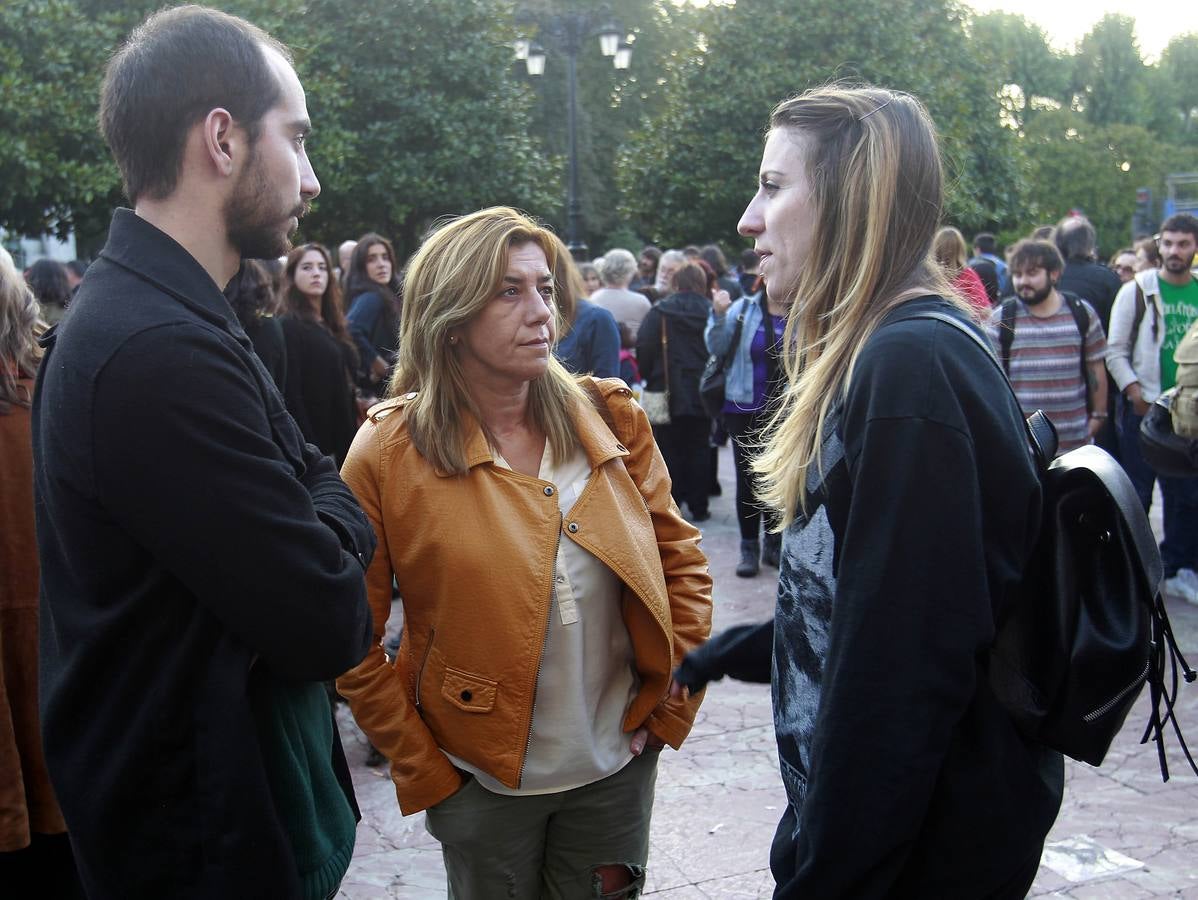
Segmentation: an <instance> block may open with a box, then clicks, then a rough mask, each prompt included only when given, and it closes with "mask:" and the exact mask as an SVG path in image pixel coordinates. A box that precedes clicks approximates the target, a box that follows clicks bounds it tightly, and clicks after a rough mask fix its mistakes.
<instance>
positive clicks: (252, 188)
mask: <svg viewBox="0 0 1198 900" xmlns="http://www.w3.org/2000/svg"><path fill="white" fill-rule="evenodd" d="M272 199H273V198H272V192H271V185H270V184H269V182H267V180H266V178H265V176H264V175H263V173H262V168H261V166H260V165H259V164H258V156H257V153H256V152H255V153H253V154H252V155H251V157H250V159H249V162H248V163H247V164H246V168H245V169H244V170H243V172H242V174H241V177H240V178H238V180H237V184H236V186H235V187H234V188H233V194H232V195H231V196H230V197H229V201H228V203H226V204H225V230H226V232H227V233H228V236H229V243H230V244H232V245H233V247H234V248H235V249H236V250H237V252H238V254H239V255H240V256H241V258H242V259H277V258H278V257H280V256H283V255H284V254H285V253H287V252H288V251H289V250H291V237H292V236H293V235H294V234H295V232H296V230H297V229H298V228H299V225H298V223H297V224H296V225H295V226H293V227H292V226H291V225H290V223H291V218H292V217H293V216H294V217H295V218H296V219H297V220H298V219H302V218H303V217H304V216H305V215H307V214H308V208H309V205H308V203H307V202H306V201H305V202H301V203H300V204H299V205H298V206H296V207H294V208H293V209H291V210H288V211H286V212H284V211H282V210H279V209H278V208H277V206H276V205H274V204H273V203H272V202H271V201H272Z"/></svg>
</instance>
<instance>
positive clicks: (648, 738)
mask: <svg viewBox="0 0 1198 900" xmlns="http://www.w3.org/2000/svg"><path fill="white" fill-rule="evenodd" d="M689 696H690V691H688V690H687V689H686V688H685V687H684V686H683V685H681V684H679V683H678V682H677V681H675V680H674V679H672V678H671V679H670V699H671V700H685V699H687V697H689ZM665 745H666V742H665V741H663V740H662V739H661V738H659V737H658V736H657V735H655V734H654V733H653V732H652V731H650V730H649V728H648V726H645V725H642V726H641V727H640V728H638V729H637V730H636V731H635V732H633V735H632V743H631V744H630V745H629V749H630V750H632V755H633V756H640V755H641V754H642V753H644V752H645V751H646V750H660V749H662V748H663V747H664V746H665Z"/></svg>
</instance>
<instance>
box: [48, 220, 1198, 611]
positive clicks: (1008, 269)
mask: <svg viewBox="0 0 1198 900" xmlns="http://www.w3.org/2000/svg"><path fill="white" fill-rule="evenodd" d="M1170 222H1171V223H1172V224H1173V225H1175V226H1176V225H1177V223H1182V224H1183V225H1184V226H1185V227H1189V218H1188V217H1185V216H1182V217H1174V218H1173V219H1171V220H1170ZM1158 240H1159V236H1156V237H1154V236H1143V237H1141V238H1139V239H1138V240H1136V241H1135V242H1133V244H1132V246H1128V247H1122V248H1120V249H1118V250H1116V251H1114V252H1113V253H1111V254H1110V256H1109V258H1108V260H1107V261H1106V262H1103V261H1101V260H1100V258H1099V248H1098V246H1097V239H1096V234H1095V231H1094V228H1093V226H1092V225H1091V224H1090V223H1089V221H1088V220H1087V219H1086V218H1085V217H1084V216H1082V215H1070V216H1069V217H1067V218H1065V219H1063V220H1061V221H1060V222H1059V223H1058V224H1057V225H1055V226H1038V227H1036V228H1034V229H1031V230H1030V231H1029V232H1028V235H1027V237H1026V238H1024V239H1015V240H1012V241H1011V242H1010V243H1009V244H1008V245H1007V246H1006V247H1005V248H1004V247H1001V246H1000V244H999V242H998V239H997V238H996V236H995V235H994V234H992V233H989V232H981V233H978V234H976V235H975V236H974V238H973V240H972V243H971V244H970V245H967V244H966V240H965V238H964V236H963V235H962V233H961V231H960V230H959V229H957V228H955V227H952V226H951V225H945V226H943V227H941V228H940V229H939V231H938V232H937V233H936V236H935V240H934V242H933V248H932V249H933V254H934V257H935V259H936V262H937V264H938V265H939V267H940V268H941V270H942V271H943V272H944V274H945V276H946V277H947V278H948V280H949V282H950V283H951V284H952V286H953V289H954V290H955V291H956V293H957V294H958V296H960V297H961V298H962V299H964V300H965V301H966V302H967V303H968V304H969V305H970V307H971V308H972V309H973V310H974V314H975V318H976V319H977V320H978V321H979V322H980V323H983V324H985V325H987V327H988V328H989V330H990V334H991V339H992V342H993V344H994V349H995V352H996V354H998V355H999V356H1000V358H1001V359H1002V362H1003V365H1004V367H1005V368H1006V370H1007V372H1008V374H1009V376H1010V378H1011V380H1012V382H1013V384H1014V386H1015V389H1016V393H1017V394H1018V395H1019V396H1020V399H1021V401H1022V402H1023V403H1024V408H1025V410H1026V411H1027V412H1029V413H1030V412H1031V411H1033V410H1035V409H1043V410H1044V411H1045V413H1046V414H1047V415H1048V416H1049V418H1050V419H1051V420H1052V421H1053V423H1054V425H1055V426H1056V428H1057V429H1058V434H1059V437H1060V445H1059V450H1060V452H1066V451H1067V450H1070V449H1072V448H1074V447H1078V446H1081V445H1083V444H1085V443H1090V442H1093V443H1096V444H1097V445H1098V446H1101V447H1102V448H1103V449H1104V450H1106V451H1108V452H1109V453H1111V454H1112V455H1113V456H1115V457H1116V458H1117V459H1126V460H1127V463H1126V465H1127V466H1128V467H1129V468H1128V471H1129V473H1134V474H1135V476H1136V477H1137V484H1138V485H1139V487H1140V491H1141V494H1142V496H1143V500H1144V504H1145V506H1146V507H1147V506H1148V504H1150V503H1151V496H1152V483H1153V479H1152V478H1150V474H1149V473H1150V470H1148V469H1146V467H1144V465H1143V463H1142V460H1140V459H1139V456H1138V452H1137V446H1136V441H1135V440H1134V434H1135V432H1134V428H1133V426H1134V425H1135V424H1136V422H1135V421H1133V420H1130V419H1127V416H1128V415H1129V414H1130V415H1132V416H1135V415H1136V407H1135V405H1134V404H1132V403H1131V402H1130V401H1124V400H1121V399H1120V398H1121V395H1120V389H1119V386H1118V385H1117V383H1116V379H1115V377H1114V375H1113V374H1112V373H1110V372H1108V371H1107V369H1106V359H1107V356H1108V352H1109V350H1108V339H1107V336H1108V334H1109V332H1110V327H1111V313H1112V309H1113V308H1114V304H1115V300H1116V296H1117V295H1118V294H1119V292H1120V289H1121V288H1122V287H1123V286H1124V285H1128V284H1132V283H1133V282H1134V283H1137V284H1139V283H1141V282H1142V280H1143V279H1144V277H1145V273H1150V272H1155V271H1156V270H1157V269H1159V268H1160V267H1161V265H1162V260H1161V256H1160V253H1159V251H1158ZM726 259H727V258H726V256H725V253H724V250H723V249H722V248H721V247H720V245H719V244H717V243H714V242H713V243H709V244H706V245H703V246H698V245H687V246H684V247H680V248H667V249H664V250H663V249H661V248H659V247H657V246H654V245H646V246H644V247H642V248H641V249H640V252H639V253H637V254H636V255H634V254H633V252H632V251H631V250H629V249H626V248H623V247H614V248H612V249H610V250H608V251H607V252H606V253H604V254H603V255H601V256H599V257H596V258H594V259H591V260H586V261H574V260H573V259H572V258H571V256H570V254H569V253H563V254H560V255H559V261H558V271H556V272H555V280H556V285H557V291H558V293H557V297H556V300H557V303H558V306H559V308H560V312H561V315H562V319H563V325H564V328H563V332H562V334H560V335H559V336H558V342H557V345H556V347H555V351H554V352H555V354H556V356H557V358H558V359H559V360H560V361H561V362H562V364H563V365H564V366H565V367H566V369H567V370H568V371H570V372H572V373H575V374H592V375H595V376H596V377H599V378H610V377H618V378H622V379H623V380H624V381H625V382H626V383H628V384H629V385H630V386H632V388H633V389H634V392H636V394H637V395H638V396H639V391H640V389H641V387H642V386H645V387H646V388H647V389H648V390H651V391H662V390H667V389H668V390H669V393H670V411H671V414H672V415H671V417H672V421H671V422H669V423H663V424H659V425H656V426H655V436H656V438H657V441H658V443H659V445H660V446H661V448H662V452H663V454H664V455H665V457H666V460H667V464H668V466H669V469H670V472H671V475H672V478H673V483H674V497H675V499H676V500H677V501H678V502H679V503H680V504H681V505H684V506H685V507H686V508H687V509H688V510H689V514H690V517H691V519H692V521H695V522H702V521H705V520H706V519H707V518H708V516H709V512H708V501H707V497H708V496H709V495H710V494H718V493H720V492H721V491H722V487H721V485H720V483H719V480H718V477H717V471H718V453H719V449H720V448H721V447H725V446H728V445H729V443H730V444H731V449H732V455H733V461H734V471H735V481H736V484H735V490H736V511H737V521H738V523H739V525H740V530H741V552H740V558H739V561H738V564H737V567H736V574H737V575H739V576H741V577H746V578H747V577H753V576H755V575H757V574H758V573H759V571H760V567H761V565H766V566H771V567H775V568H776V567H777V565H778V543H779V539H778V536H777V534H775V533H774V532H773V530H772V529H771V527H770V517H769V515H768V514H766V513H765V512H764V511H763V510H762V508H761V506H760V504H759V503H758V502H757V500H756V499H755V496H754V492H755V483H754V479H753V476H752V473H751V472H750V470H749V464H750V461H751V457H752V452H753V449H754V447H755V440H756V437H757V436H758V435H759V434H760V432H761V430H762V427H763V426H764V425H765V424H766V422H767V420H768V416H769V413H770V409H771V401H772V400H773V399H774V398H775V396H776V389H777V387H778V385H779V384H780V383H781V370H780V367H779V365H778V358H779V353H780V351H781V348H782V341H783V334H784V332H785V327H786V325H785V318H784V316H783V310H782V308H781V307H780V306H778V305H776V304H771V302H770V300H769V298H768V296H767V292H766V290H765V286H764V283H763V282H762V279H761V278H760V277H759V276H758V272H757V265H758V257H757V253H756V252H755V251H754V250H753V249H751V248H747V249H742V250H740V251H738V255H737V256H736V259H737V264H736V265H735V266H729V265H728V263H727V261H726ZM404 269H405V263H404V261H403V260H397V259H396V257H395V252H394V249H393V247H392V245H391V243H390V242H389V241H388V240H387V239H386V238H384V237H382V236H381V235H379V234H377V233H374V232H369V233H366V234H363V235H362V236H360V237H359V238H357V239H349V240H345V241H343V242H341V243H340V244H339V245H337V262H336V263H334V259H333V254H332V252H331V251H330V250H329V249H328V248H327V247H326V246H324V245H323V244H319V243H308V244H304V245H302V246H300V247H297V248H296V249H295V250H293V251H291V253H290V254H289V255H288V256H287V257H284V258H280V259H277V260H261V261H257V260H251V261H247V262H246V263H245V265H244V266H243V269H242V272H241V274H240V277H239V278H238V279H236V280H235V281H234V282H233V283H232V284H231V285H230V288H229V290H228V292H227V297H228V299H229V302H230V304H231V305H232V307H233V309H234V310H235V312H236V314H237V318H238V321H239V322H240V323H241V326H242V328H244V329H245V332H246V334H247V335H248V336H249V338H250V340H251V341H252V342H253V345H254V348H255V350H256V352H257V353H258V355H259V356H260V357H261V358H262V360H263V362H264V363H265V365H266V367H267V368H268V370H269V371H270V373H271V375H272V376H273V377H274V379H275V381H276V383H277V385H278V387H279V389H280V391H281V392H282V393H283V394H284V396H285V397H286V400H287V405H288V409H289V410H290V411H291V413H292V414H293V415H294V416H295V417H296V420H297V421H298V422H299V424H300V426H301V428H302V429H303V433H304V436H305V438H306V439H307V440H309V441H311V442H312V443H314V444H315V445H316V446H318V447H319V448H320V449H321V450H322V451H324V452H326V453H328V454H330V455H331V456H333V458H334V459H335V460H336V461H337V462H338V463H341V462H342V461H343V460H344V459H345V455H346V452H347V451H348V449H349V444H350V441H351V440H352V439H353V434H354V431H355V429H356V428H357V426H358V425H359V424H360V423H361V422H362V421H363V420H364V418H365V416H366V413H367V410H369V408H370V407H371V406H372V405H373V404H375V403H377V402H379V400H380V399H381V398H383V397H384V396H385V394H386V384H387V380H388V378H389V375H390V373H391V371H392V369H393V366H394V365H395V362H396V359H397V352H398V337H397V335H398V326H399V318H400V311H401V309H402V304H403V273H404ZM85 270H86V265H85V264H84V263H83V262H81V261H74V262H72V263H69V264H66V263H61V262H56V261H53V260H49V259H42V260H39V261H37V262H36V263H34V264H33V265H32V266H30V267H29V268H28V269H27V270H26V272H25V279H26V282H27V284H28V286H29V288H30V290H31V291H32V292H33V296H34V297H35V298H36V299H37V302H38V305H39V309H40V312H41V319H42V321H43V322H45V323H46V324H47V325H52V324H54V323H55V322H57V321H58V320H59V319H61V317H62V315H63V313H64V311H65V309H66V307H67V305H68V304H69V302H70V299H71V295H72V293H73V291H74V289H75V287H76V286H77V285H78V283H79V280H80V278H81V277H82V274H83V272H84V271H85ZM1137 279H1140V281H1137ZM1128 290H1129V291H1131V292H1132V294H1134V289H1130V288H1129V289H1128ZM1132 294H1129V295H1128V296H1132ZM1125 302H1132V303H1134V296H1132V300H1131V301H1125ZM1133 340H1134V337H1133ZM733 345H735V346H733ZM1118 352H1119V353H1121V354H1122V356H1123V357H1126V356H1127V348H1126V347H1125V346H1124V347H1123V348H1122V349H1121V350H1120V351H1118ZM712 355H714V356H717V357H720V358H721V359H723V358H725V357H726V360H725V369H726V372H727V377H728V387H727V399H726V402H725V408H724V411H723V415H722V416H720V417H718V418H717V419H714V420H713V419H711V418H710V417H709V415H708V414H707V412H705V411H704V409H703V407H702V404H701V403H700V401H699V399H698V387H699V380H700V377H701V375H702V372H703V368H704V365H705V363H706V361H707V359H708V357H709V356H712ZM1079 355H1080V357H1084V361H1083V362H1082V363H1081V364H1080V365H1079V364H1077V363H1076V361H1077V360H1078V359H1079ZM1116 365H1118V364H1116ZM667 382H668V387H667ZM1148 399H1151V397H1149V398H1148ZM1140 415H1142V411H1141V413H1140ZM1129 434H1130V435H1132V437H1131V438H1126V437H1125V438H1121V435H1124V436H1126V435H1129ZM1162 484H1163V482H1162ZM1177 490H1178V488H1177V487H1176V486H1170V489H1169V491H1168V495H1167V498H1166V500H1165V504H1166V507H1167V508H1169V509H1170V514H1169V516H1168V520H1169V522H1170V523H1171V524H1172V526H1173V528H1172V530H1173V531H1174V533H1175V534H1177V533H1178V532H1180V531H1184V530H1185V526H1184V525H1183V524H1182V521H1183V520H1184V517H1185V515H1187V514H1188V512H1189V511H1190V510H1191V506H1190V505H1188V501H1181V500H1179V499H1178V497H1177ZM1179 502H1180V503H1182V506H1181V508H1180V510H1178V509H1174V507H1176V506H1177V505H1178V503H1179ZM1195 511H1198V507H1195ZM1180 571H1181V581H1177V582H1171V584H1170V589H1172V590H1175V591H1177V592H1178V593H1180V594H1182V595H1183V596H1185V597H1186V598H1187V599H1191V598H1192V599H1193V602H1198V576H1195V577H1191V574H1190V572H1191V570H1190V569H1189V568H1188V567H1186V566H1181V567H1180ZM1169 574H1170V575H1171V576H1173V575H1175V574H1176V572H1174V571H1170V572H1169Z"/></svg>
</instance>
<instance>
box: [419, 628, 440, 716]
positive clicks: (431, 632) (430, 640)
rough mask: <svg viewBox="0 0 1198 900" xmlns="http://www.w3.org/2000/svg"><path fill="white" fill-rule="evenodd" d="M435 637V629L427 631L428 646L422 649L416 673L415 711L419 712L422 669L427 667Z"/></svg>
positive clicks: (422, 678)
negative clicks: (421, 657) (418, 668)
mask: <svg viewBox="0 0 1198 900" xmlns="http://www.w3.org/2000/svg"><path fill="white" fill-rule="evenodd" d="M436 636H437V629H435V628H430V629H429V631H428V644H426V645H425V647H424V658H423V659H422V660H420V671H418V672H417V673H416V711H417V712H419V711H420V682H421V681H423V680H424V669H425V667H426V666H427V665H428V657H429V654H430V653H432V652H433V638H435V637H436Z"/></svg>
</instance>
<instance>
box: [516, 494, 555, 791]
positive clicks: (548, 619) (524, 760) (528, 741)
mask: <svg viewBox="0 0 1198 900" xmlns="http://www.w3.org/2000/svg"><path fill="white" fill-rule="evenodd" d="M565 523H566V520H565V517H564V516H563V515H562V513H561V511H560V510H559V511H558V514H557V545H556V546H555V547H554V549H553V574H552V575H550V576H549V612H548V614H547V615H546V616H545V637H544V638H542V640H541V653H540V655H539V656H538V657H537V674H536V676H535V677H534V678H533V681H532V709H531V710H529V713H528V737H526V738H525V739H524V755H523V756H522V757H520V772H519V774H518V775H517V776H516V787H520V786H521V785H522V784H523V783H524V767H525V766H526V765H527V764H528V748H529V747H531V746H532V720H533V717H534V716H535V715H536V714H537V684H539V683H540V681H541V664H542V663H543V662H544V661H545V645H546V644H548V643H549V629H550V628H551V627H552V625H553V602H554V601H555V600H557V557H558V554H559V553H561V549H562V527H563V526H564V525H565Z"/></svg>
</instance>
